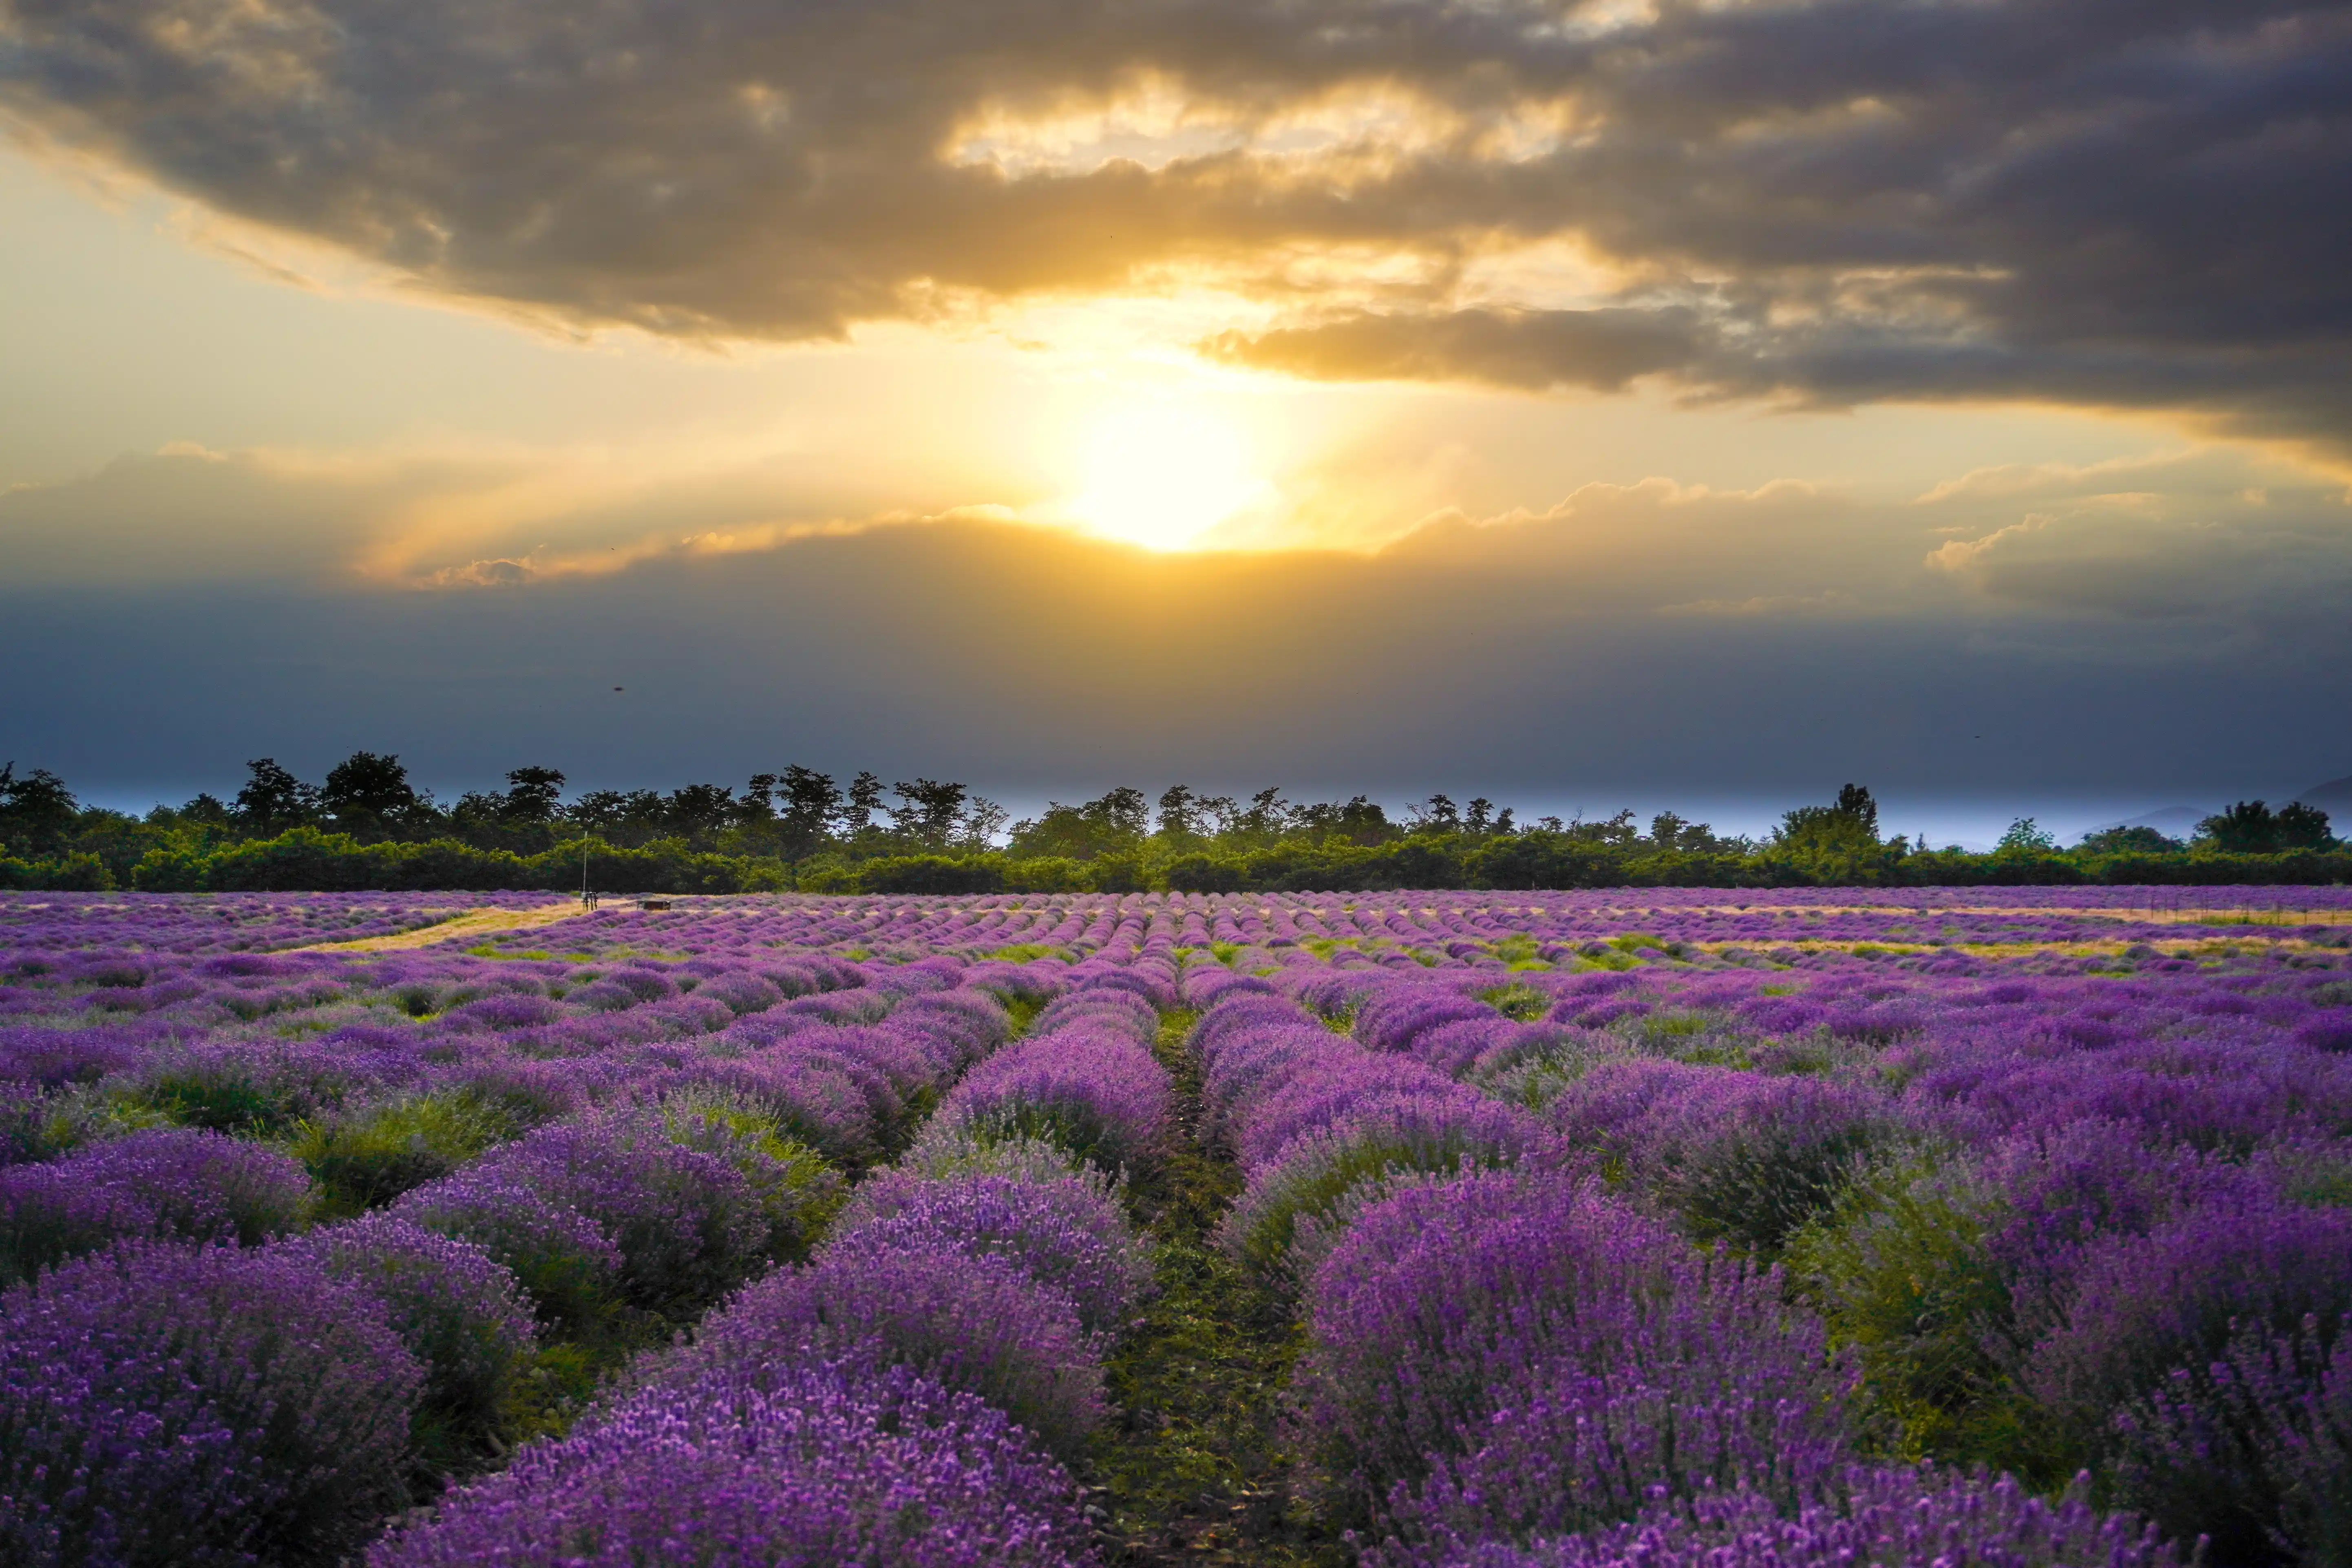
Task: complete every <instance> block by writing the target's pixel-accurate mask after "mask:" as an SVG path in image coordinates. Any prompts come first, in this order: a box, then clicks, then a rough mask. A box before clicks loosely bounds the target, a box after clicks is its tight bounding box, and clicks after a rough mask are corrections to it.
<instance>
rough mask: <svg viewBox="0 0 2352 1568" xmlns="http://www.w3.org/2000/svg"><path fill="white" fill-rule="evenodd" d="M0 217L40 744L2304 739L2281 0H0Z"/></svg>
mask: <svg viewBox="0 0 2352 1568" xmlns="http://www.w3.org/2000/svg"><path fill="white" fill-rule="evenodd" d="M0 237H5V242H0V622H4V623H5V626H7V633H6V635H5V637H0V751H5V752H8V753H9V754H10V755H12V756H14V757H15V758H16V760H17V761H18V763H20V765H47V766H50V767H52V768H55V769H57V770H58V771H59V772H61V773H65V774H66V775H67V776H68V779H69V780H71V781H72V782H74V783H75V784H78V785H79V787H81V788H82V790H83V791H84V793H85V794H87V795H91V796H94V797H97V798H101V799H108V800H119V801H121V802H123V803H126V804H142V805H143V804H144V803H145V801H146V800H148V799H152V798H154V797H155V796H156V795H174V794H184V793H186V792H188V791H189V790H192V789H194V788H197V787H207V786H209V787H214V788H219V787H222V786H223V785H224V784H234V782H235V781H236V777H237V776H238V774H239V773H240V772H241V767H240V764H241V763H242V762H243V760H244V759H246V758H247V757H250V756H255V755H259V754H262V753H265V752H268V753H270V754H274V755H277V756H278V757H279V758H280V759H281V760H284V761H287V762H289V763H292V764H294V765H295V766H297V768H298V769H299V770H302V771H305V772H310V773H314V774H315V773H318V772H320V771H323V769H324V767H325V766H326V765H327V764H328V763H331V761H333V760H334V759H335V758H336V757H338V756H340V755H341V754H342V753H343V752H347V751H350V750H352V749H353V748H354V747H359V746H365V747H368V748H370V749H376V750H393V751H397V752H400V753H401V754H402V755H403V756H404V757H405V758H407V759H408V760H409V761H410V762H411V763H412V764H414V765H415V768H416V770H417V772H418V773H420V775H421V776H422V777H423V778H424V779H425V781H426V782H428V783H431V784H435V785H436V787H439V788H440V789H442V790H443V791H444V792H445V793H447V792H450V791H454V790H456V789H458V788H463V787H467V786H472V785H477V784H483V783H486V782H488V781H489V780H492V779H494V778H495V777H496V776H497V775H498V774H499V773H503V772H504V771H505V770H506V769H507V768H509V767H512V766H515V765H519V764H520V763H549V764H551V765H555V766H559V767H562V768H563V769H564V770H565V771H566V772H568V773H571V774H572V776H573V778H574V779H575V780H577V781H580V782H583V783H593V784H673V783H677V782H679V781H681V780H683V779H685V778H688V777H711V778H719V779H729V780H731V779H739V778H740V777H741V776H743V775H744V774H747V773H751V772H752V771H755V770H763V769H764V770H772V769H774V768H776V767H779V766H781V765H782V763H784V762H787V761H801V762H805V763H811V764H814V765H818V766H824V767H827V768H831V769H835V770H852V769H856V768H858V767H867V766H870V767H873V768H875V769H877V771H879V772H881V773H884V775H885V776H886V777H890V776H908V775H909V774H912V773H925V774H929V775H931V776H951V777H958V778H962V779H965V780H967V781H970V782H972V783H974V784H979V785H981V786H982V787H984V788H987V789H989V790H990V791H991V792H992V793H995V794H999V795H1003V796H1006V797H1009V798H1011V799H1013V800H1014V801H1015V802H1024V801H1030V800H1034V799H1041V798H1043V797H1044V796H1045V795H1058V796H1061V797H1063V798H1070V797H1072V796H1074V795H1079V794H1083V793H1090V792H1091V791H1093V790H1097V789H1099V788H1101V787H1104V786H1106V785H1108V784H1114V783H1127V782H1132V783H1138V784H1148V785H1151V786H1154V787H1156V786H1157V785H1158V784H1163V783H1166V782H1170V781H1171V780H1174V779H1177V778H1184V779H1189V780H1191V781H1192V782H1194V783H1197V784H1206V785H1214V786H1223V787H1255V786H1256V785H1258V784H1265V783H1276V782H1279V783H1281V784H1286V785H1287V786H1289V787H1290V788H1291V790H1292V791H1293V793H1304V792H1311V791H1317V790H1328V789H1348V790H1350V791H1352V790H1355V789H1370V790H1372V791H1374V792H1375V793H1384V794H1386V795H1389V796H1390V797H1391V799H1397V800H1402V798H1404V797H1405V796H1407V795H1415V794H1419V793H1423V792H1424V791H1426V790H1428V789H1430V788H1446V789H1450V790H1453V791H1454V793H1456V794H1457V795H1465V794H1469V793H1475V792H1478V791H1482V790H1483V791H1484V792H1486V793H1487V794H1490V795H1498V796H1500V797H1502V798H1507V799H1513V800H1517V801H1520V802H1522V803H1524V804H1527V805H1542V806H1545V807H1559V808H1567V809H1575V808H1579V807H1581V808H1583V809H1585V810H1587V811H1588V812H1590V811H1602V812H1605V811H1608V810H1613V809H1615V807H1616V806H1617V805H1639V806H1643V807H1644V808H1648V807H1650V806H1653V805H1663V804H1672V803H1685V802H1688V803H1695V804H1699V805H1706V806H1708V807H1709V808H1710V809H1713V810H1714V811H1715V812H1716V815H1717V816H1720V817H1722V818H1724V819H1726V820H1731V821H1743V820H1760V818H1759V817H1756V816H1753V815H1752V813H1755V812H1760V811H1761V810H1762V809H1763V805H1764V804H1769V805H1785V804H1789V803H1790V801H1792V800H1794V799H1805V798H1813V797H1816V796H1821V795H1825V794H1826V793H1828V792H1830V791H1832V790H1834V789H1835V787H1836V786H1837V785H1838V784H1840V783H1843V782H1844V781H1845V780H1847V779H1848V778H1854V779H1860V780H1862V781H1864V782H1867V783H1871V784H1874V785H1875V786H1876V787H1877V788H1878V789H1879V792H1880V794H1881V795H1882V796H1884V797H1886V798H1889V799H1890V800H1893V801H1895V802H1897V803H1900V804H1901V805H1902V807H1903V808H1905V809H1908V810H1911V811H1913V812H1915V813H1916V815H1917V817H1918V820H1919V821H1921V822H1922V823H1923V824H1924V823H1927V821H1928V820H1929V819H1930V818H1933V819H1934V822H1935V824H1936V825H1937V826H1939V827H1940V826H1944V825H1947V824H1948V825H1950V826H1951V828H1952V829H1954V830H1958V831H1963V832H1975V831H1977V830H1978V828H1977V825H1978V824H1979V820H1980V819H1981V820H1991V819H1993V818H2002V819H2005V817H2003V814H2004V813H2007V812H2009V811H2011V810H2012V809H2039V810H2041V811H2042V814H2043V815H2044V816H2048V817H2054V818H2057V819H2059V820H2061V821H2064V822H2068V823H2087V822H2088V821H2090V820H2092V819H2094V818H2095V817H2098V816H2105V815H2129V814H2131V813H2133V812H2137V811H2140V810H2147V809H2150V808H2153V807H2158V806H2163V805H2174V804H2192V805H2207V804H2210V803H2212V802H2214V801H2218V800H2219V799H2221V798H2222V797H2224V796H2227V795H2241V794H2268V795H2272V796H2273V797H2277V796H2280V795H2284V794H2291V793H2293V792H2294V790H2295V789H2297V788H2300V787H2303V786H2306V785H2310V784H2316V783H2318V782H2319V781H2321V780H2323V779H2326V778H2330V777H2334V776H2336V775H2338V774H2342V773H2347V772H2352V264H2347V257H2352V6H2347V5H2342V4H2337V5H2321V4H2307V3H2305V4H2296V3H2291V0H2275V3H2269V0H2231V4H2228V5H2219V4H2213V3H2211V0H2207V3H2204V4H2192V3H2186V0H1942V3H1938V0H1778V3H1754V4H1749V3H1742V0H1711V3H1700V0H1656V3H1654V4H1645V3H1643V0H1592V3H1590V4H1581V5H1580V4H1573V3H1565V0H1552V3H1548V4H1526V3H1521V0H1053V3H1051V4H1040V3H1035V0H856V3H848V0H827V3H818V0H757V3H753V0H594V3H590V4H582V3H581V0H405V3H404V4H401V5H383V4H380V3H374V0H0ZM615 687H620V688H623V689H621V690H617V691H616V690H614V688H615ZM1759 803H1763V804H1759ZM1743 812H1749V813H1751V816H1747V817H1743V816H1742V813H1743ZM1890 826H1900V825H1899V824H1890Z"/></svg>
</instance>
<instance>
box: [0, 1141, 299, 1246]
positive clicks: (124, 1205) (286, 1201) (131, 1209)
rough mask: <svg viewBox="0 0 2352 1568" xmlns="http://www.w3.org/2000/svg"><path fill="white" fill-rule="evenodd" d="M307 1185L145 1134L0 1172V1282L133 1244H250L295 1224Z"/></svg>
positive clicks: (240, 1152) (259, 1165)
mask: <svg viewBox="0 0 2352 1568" xmlns="http://www.w3.org/2000/svg"><path fill="white" fill-rule="evenodd" d="M309 1202H310V1177H309V1176H308V1175H306V1174H305V1173H303V1170H302V1167H301V1166H300V1165H299V1164H297V1163H295V1162H294V1161H292V1160H289V1159H288V1158H287V1157H286V1156H285V1155H283V1154H280V1153H278V1152H275V1151H273V1150H269V1149H264V1148H262V1147H260V1146H259V1145H258V1144H255V1143H248V1142H242V1141H240V1140H237V1139H234V1138H224V1137H222V1136H221V1135H220V1134H218V1133H216V1132H198V1131H193V1130H190V1129H185V1128H152V1129H149V1130H147V1131H140V1132H133V1133H131V1134H129V1135H128V1136H125V1137H122V1138H119V1139H116V1140H115V1141H113V1142H109V1143H100V1144H98V1145H96V1146H94V1147H92V1148H89V1149H85V1150H83V1151H82V1152H79V1153H77V1154H72V1155H69V1156H68V1157H67V1158H65V1159H63V1160H59V1161H56V1162H53V1163H48V1164H40V1165H16V1166H10V1167H6V1168H5V1169H0V1280H5V1279H24V1278H26V1277H28V1276H30V1275H31V1274H33V1273H34V1272H35V1271H36V1270H37V1269H40V1268H44V1267H47V1265H50V1264H53V1263H57V1262H59V1261H61V1260H63V1259H64V1258H70V1257H73V1256H76V1255H78V1254H79V1253H83V1252H88V1251H90V1250H92V1249H94V1248H96V1247H103V1246H105V1245H106V1244H107V1243H109V1242H111V1241H116V1240H122V1239H128V1238H130V1237H142V1236H143V1237H183V1238H184V1239H187V1240H191V1241H227V1242H236V1243H239V1244H242V1245H245V1246H253V1245H256V1244H257V1243H259V1242H262V1241H265V1240H267V1239H268V1238H269V1237H272V1236H276V1235H279V1234H281V1233H283V1232H285V1231H288V1230H291V1229H292V1228H294V1227H295V1226H297V1225H299V1224H300V1223H301V1221H302V1218H303V1215H304V1213H305V1211H306V1210H307V1208H308V1206H309Z"/></svg>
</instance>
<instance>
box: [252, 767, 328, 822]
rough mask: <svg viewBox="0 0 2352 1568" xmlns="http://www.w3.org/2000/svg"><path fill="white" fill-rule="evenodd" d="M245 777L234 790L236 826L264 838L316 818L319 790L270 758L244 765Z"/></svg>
mask: <svg viewBox="0 0 2352 1568" xmlns="http://www.w3.org/2000/svg"><path fill="white" fill-rule="evenodd" d="M245 766H246V771H247V773H248V775H250V776H248V777H247V780H246V783H245V787H244V788H243V789H241V790H239V791H237V792H236V821H237V826H240V827H242V828H244V829H245V830H246V831H247V832H248V833H252V834H255V835H257V836H260V837H276V836H277V835H278V834H280V833H283V832H285V831H287V830H288V829H289V828H293V827H307V826H312V825H313V824H315V823H316V822H317V821H318V820H319V792H318V791H317V790H316V789H315V788H313V787H312V786H310V784H304V783H303V782H302V781H301V780H300V779H298V778H296V777H295V776H294V775H293V774H292V773H289V771H287V770H286V769H285V768H282V767H280V766H278V763H277V761H276V760H275V759H274V758H270V757H257V758H255V759H254V760H253V761H251V762H249V763H246V764H245Z"/></svg>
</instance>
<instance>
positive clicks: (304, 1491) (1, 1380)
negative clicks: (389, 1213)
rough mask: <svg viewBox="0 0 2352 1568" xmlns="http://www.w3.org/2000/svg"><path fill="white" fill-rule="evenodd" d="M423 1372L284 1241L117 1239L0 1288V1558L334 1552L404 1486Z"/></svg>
mask: <svg viewBox="0 0 2352 1568" xmlns="http://www.w3.org/2000/svg"><path fill="white" fill-rule="evenodd" d="M422 1376H423V1374H422V1373H421V1372H420V1371H419V1369H418V1367H417V1364H416V1363H415V1359H414V1358H412V1357H411V1356H410V1355H409V1353H408V1352H407V1351H406V1350H404V1348H403V1347H402V1345H401V1342H400V1340H399V1338H398V1337H397V1336H396V1335H395V1334H394V1331H393V1330H392V1327H391V1325H390V1324H389V1323H388V1322H387V1321H385V1317H384V1311H383V1308H382V1307H381V1306H380V1305H379V1304H378V1303H377V1302H376V1301H375V1300H373V1298H371V1297H370V1296H368V1295H367V1294H366V1293H364V1292H363V1291H361V1290H359V1289H356V1288H354V1287H352V1286H349V1285H344V1284H340V1283H337V1282H335V1281H332V1280H331V1279H328V1278H327V1277H326V1276H325V1275H324V1274H322V1273H321V1272H320V1270H319V1268H317V1266H316V1265H315V1264H314V1263H312V1262H311V1261H310V1259H308V1258H299V1257H296V1256H294V1255H292V1254H290V1253H288V1252H285V1251H283V1250H281V1249H278V1248H268V1249H264V1250H259V1251H253V1252H238V1251H236V1250H234V1249H226V1248H202V1247H188V1246H183V1245H178V1244H171V1243H156V1242H133V1243H125V1244H123V1245H121V1246H120V1247H115V1248H113V1249H111V1250H110V1251H107V1252H103V1253H100V1254H98V1255H97V1256H95V1257H91V1258H84V1259H82V1260H80V1261H79V1262H75V1263H69V1264H67V1265H65V1266H63V1267H61V1268H57V1269H55V1270H52V1271H51V1272H50V1273H48V1274H47V1275H46V1276H44V1277H43V1278H42V1279H40V1280H39V1281H38V1282H37V1283H36V1284H32V1285H22V1286H18V1287H16V1288H15V1289H11V1290H8V1291H6V1292H5V1293H4V1294H0V1558H5V1560H6V1561H8V1562H10V1563H25V1564H27V1565H48V1564H56V1565H58V1568H63V1565H65V1564H69V1563H92V1564H108V1565H116V1564H120V1565H121V1568H168V1565H177V1564H199V1565H204V1568H213V1565H215V1564H218V1565H226V1564H250V1563H257V1562H262V1563H289V1564H313V1563H315V1564H320V1565H322V1568H323V1565H324V1564H328V1563H334V1562H336V1561H338V1560H339V1559H340V1558H341V1555H342V1554H343V1553H344V1552H348V1551H350V1550H351V1549H352V1548H353V1547H355V1546H357V1545H358V1544H359V1542H361V1541H362V1540H363V1539H364V1538H365V1537H366V1535H367V1534H368V1533H369V1532H370V1531H372V1529H373V1527H374V1525H375V1523H376V1522H377V1521H379V1520H380V1519H382V1518H383V1516H384V1515H385V1514H387V1513H390V1512H392V1511H393V1510H396V1509H398V1508H399V1507H400V1506H402V1504H403V1503H404V1501H405V1500H406V1495H407V1493H406V1486H405V1480H404V1468H405V1458H406V1447H407V1441H408V1423H409V1412H410V1410H411V1408H412V1407H413V1406H414V1405H415V1402H416V1398H417V1394H418V1390H419V1386H420V1384H421V1382H422Z"/></svg>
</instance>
